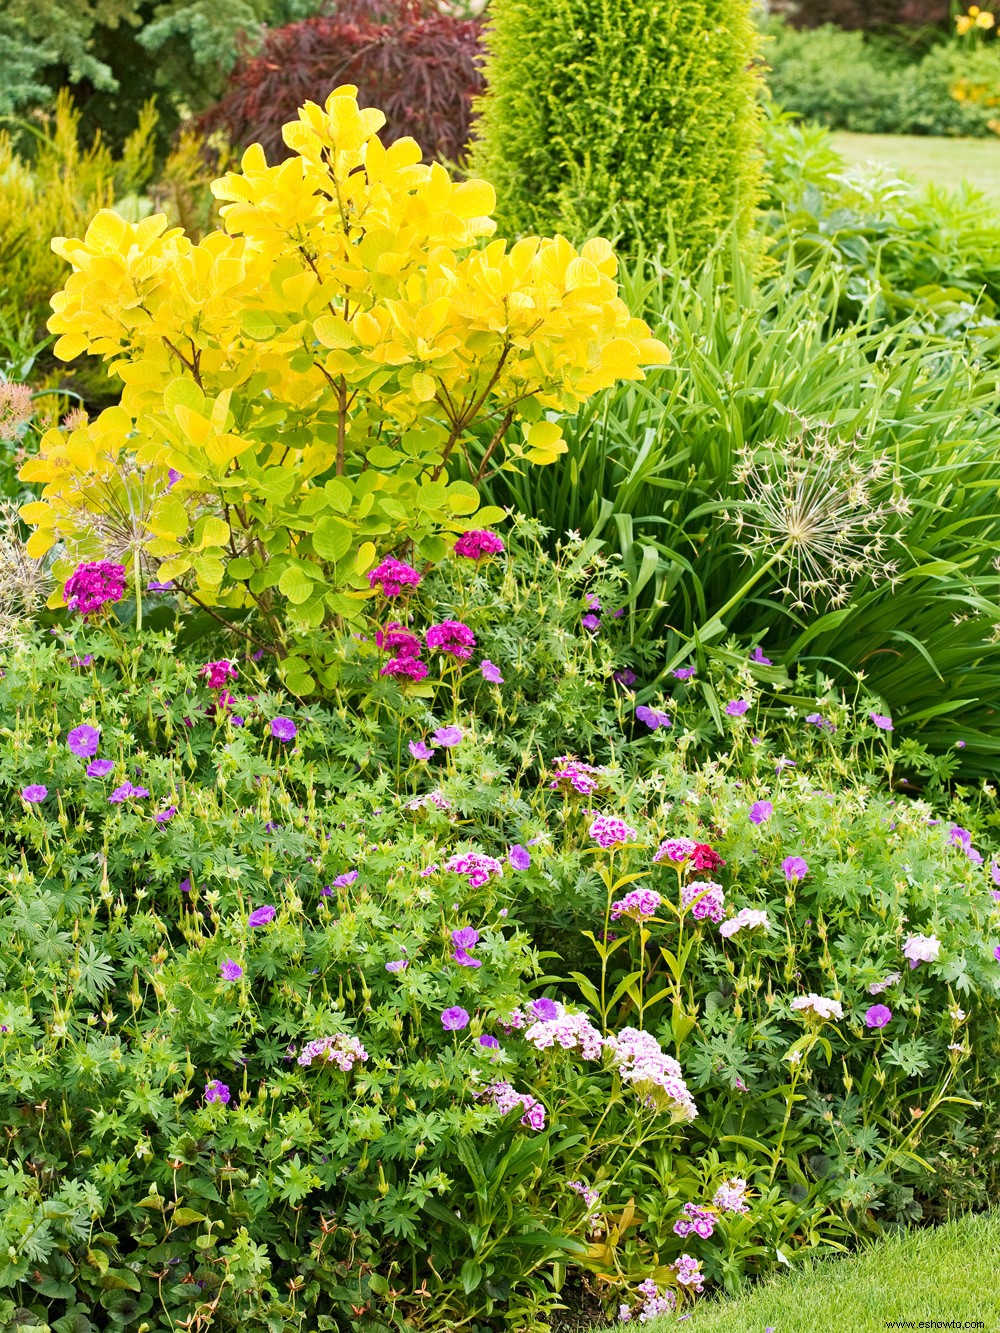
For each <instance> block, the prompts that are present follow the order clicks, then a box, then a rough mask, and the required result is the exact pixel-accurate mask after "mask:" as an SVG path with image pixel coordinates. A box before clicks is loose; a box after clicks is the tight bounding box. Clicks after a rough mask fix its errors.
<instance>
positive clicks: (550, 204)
mask: <svg viewBox="0 0 1000 1333" xmlns="http://www.w3.org/2000/svg"><path fill="white" fill-rule="evenodd" d="M750 8H751V5H750V0H735V3H734V2H733V0H686V3H684V4H669V5H662V4H656V3H652V4H651V3H649V2H648V0H630V3H628V4H627V5H624V6H623V5H608V4H606V3H604V2H603V0H540V2H532V0H496V3H495V4H492V5H491V6H490V10H489V16H488V21H487V27H486V38H485V44H486V52H487V54H486V59H485V64H484V72H485V76H486V82H487V87H488V92H487V95H486V96H485V97H484V98H483V99H482V101H481V103H480V105H479V121H478V124H477V130H476V133H477V142H476V145H475V148H474V152H473V162H474V165H475V168H476V170H477V171H478V172H480V173H481V174H482V175H484V176H485V177H486V179H487V180H489V181H491V182H492V184H493V185H494V186H495V188H496V191H497V200H498V206H497V207H498V220H499V222H500V225H501V227H502V228H504V229H506V231H507V232H508V233H509V234H515V235H517V234H522V233H524V232H529V231H542V232H543V233H545V232H549V231H553V230H556V231H561V232H563V233H564V234H566V235H568V236H571V237H574V238H576V239H578V240H584V239H586V238H587V237H588V236H591V235H593V234H594V232H595V231H598V230H602V231H606V230H608V228H609V226H611V227H613V228H614V230H615V231H617V232H619V233H620V234H621V235H622V236H623V237H624V244H625V245H626V247H628V246H629V245H634V244H635V242H636V239H637V237H638V236H641V237H642V238H644V240H645V241H646V243H647V244H649V245H655V244H659V243H663V242H666V241H667V239H668V237H671V238H672V239H673V240H674V242H675V244H676V246H677V248H678V250H679V251H680V252H681V253H686V254H688V255H689V256H690V258H691V259H692V260H693V261H695V262H696V261H697V260H698V259H699V258H701V257H702V256H703V255H704V254H705V252H706V251H707V250H708V249H709V248H710V246H711V245H712V244H713V242H714V241H715V239H716V237H717V236H718V234H719V232H720V231H721V230H723V229H724V228H725V227H726V226H727V225H728V224H730V223H732V222H733V221H734V219H735V225H736V227H737V230H738V231H740V232H741V233H744V232H745V231H746V230H747V228H748V227H749V225H750V221H751V219H752V216H753V209H754V204H755V202H756V197H757V184H758V167H759V164H758V161H757V157H756V145H757V138H758V108H757V104H756V99H757V93H758V78H757V74H756V71H755V67H754V65H753V57H754V53H755V50H756V34H755V31H754V27H753V24H752V22H751V19H750ZM639 33H641V34H642V40H641V41H637V40H636V35H637V34H639ZM708 108H711V111H710V113H709V111H708ZM609 219H610V222H609Z"/></svg>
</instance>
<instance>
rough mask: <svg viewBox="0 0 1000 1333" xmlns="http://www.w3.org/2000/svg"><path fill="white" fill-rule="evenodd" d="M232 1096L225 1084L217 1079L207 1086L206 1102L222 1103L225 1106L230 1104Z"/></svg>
mask: <svg viewBox="0 0 1000 1333" xmlns="http://www.w3.org/2000/svg"><path fill="white" fill-rule="evenodd" d="M231 1096H232V1094H231V1093H230V1091H229V1089H228V1088H227V1087H226V1085H225V1083H220V1082H219V1080H218V1079H217V1078H213V1079H212V1081H211V1083H206V1084H205V1101H206V1102H221V1103H222V1105H223V1106H227V1105H228V1104H229V1100H230V1097H231Z"/></svg>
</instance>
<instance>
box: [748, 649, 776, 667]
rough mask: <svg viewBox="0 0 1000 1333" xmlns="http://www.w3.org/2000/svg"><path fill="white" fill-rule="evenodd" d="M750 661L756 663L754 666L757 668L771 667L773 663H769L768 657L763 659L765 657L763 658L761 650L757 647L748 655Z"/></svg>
mask: <svg viewBox="0 0 1000 1333" xmlns="http://www.w3.org/2000/svg"><path fill="white" fill-rule="evenodd" d="M750 661H751V662H756V664H757V665H758V666H773V665H774V663H773V662H772V661H771V659H770V658H769V657H765V656H764V654H763V652H762V650H761V648H760V647H759V646H758V647H756V648H755V649H754V650H753V652H752V653H751V654H750Z"/></svg>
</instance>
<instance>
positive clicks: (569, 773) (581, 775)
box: [549, 754, 1000, 883]
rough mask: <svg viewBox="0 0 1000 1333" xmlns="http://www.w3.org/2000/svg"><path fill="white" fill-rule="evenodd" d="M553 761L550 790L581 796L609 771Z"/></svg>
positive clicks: (576, 762) (565, 758) (571, 760)
mask: <svg viewBox="0 0 1000 1333" xmlns="http://www.w3.org/2000/svg"><path fill="white" fill-rule="evenodd" d="M552 762H553V763H554V764H555V766H556V767H555V776H554V778H553V779H552V781H551V782H550V783H549V788H550V790H552V791H562V792H568V791H570V790H572V791H575V792H578V793H579V794H580V795H581V796H590V795H592V793H593V792H595V791H597V789H598V787H600V786H601V783H602V778H603V775H604V774H605V773H607V771H608V770H607V769H606V768H604V767H601V768H595V767H594V765H593V764H585V763H583V761H582V760H580V759H574V758H573V756H572V755H568V754H564V755H560V756H559V758H558V759H554V760H553V761H552ZM997 882H998V883H1000V881H997Z"/></svg>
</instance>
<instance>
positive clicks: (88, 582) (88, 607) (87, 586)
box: [63, 560, 125, 620]
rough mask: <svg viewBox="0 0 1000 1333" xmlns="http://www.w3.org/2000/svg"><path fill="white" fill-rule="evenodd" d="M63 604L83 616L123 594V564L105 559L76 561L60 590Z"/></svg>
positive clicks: (85, 617) (91, 613)
mask: <svg viewBox="0 0 1000 1333" xmlns="http://www.w3.org/2000/svg"><path fill="white" fill-rule="evenodd" d="M63 595H64V596H65V598H66V605H67V606H68V607H69V609H70V610H71V611H76V612H77V613H78V614H79V615H81V616H82V617H83V619H84V620H86V619H88V617H90V616H92V615H94V614H95V612H97V611H100V610H101V609H102V608H103V607H105V606H110V605H111V603H113V602H120V601H121V599H122V598H123V597H124V595H125V566H124V565H115V564H112V563H111V562H110V561H108V560H96V561H91V562H90V563H84V564H80V565H77V567H76V569H75V570H74V571H73V573H72V574H71V575H70V576H69V578H68V579H67V580H66V587H65V588H64V590H63Z"/></svg>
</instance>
